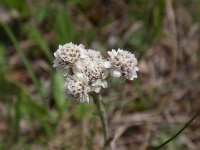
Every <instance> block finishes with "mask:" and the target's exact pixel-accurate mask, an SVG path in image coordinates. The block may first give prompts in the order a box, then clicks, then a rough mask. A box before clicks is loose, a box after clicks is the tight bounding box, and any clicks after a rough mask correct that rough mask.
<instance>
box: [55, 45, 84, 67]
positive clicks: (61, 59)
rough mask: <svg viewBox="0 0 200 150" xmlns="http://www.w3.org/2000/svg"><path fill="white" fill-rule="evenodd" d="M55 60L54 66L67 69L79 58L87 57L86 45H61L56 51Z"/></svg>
mask: <svg viewBox="0 0 200 150" xmlns="http://www.w3.org/2000/svg"><path fill="white" fill-rule="evenodd" d="M54 56H55V60H54V65H53V67H63V68H65V69H67V68H69V67H70V66H72V65H73V64H74V63H75V62H76V61H77V60H78V59H79V58H83V57H85V48H84V45H82V44H80V45H76V44H73V43H72V42H71V43H67V44H65V45H59V47H58V49H57V51H56V52H55V53H54Z"/></svg>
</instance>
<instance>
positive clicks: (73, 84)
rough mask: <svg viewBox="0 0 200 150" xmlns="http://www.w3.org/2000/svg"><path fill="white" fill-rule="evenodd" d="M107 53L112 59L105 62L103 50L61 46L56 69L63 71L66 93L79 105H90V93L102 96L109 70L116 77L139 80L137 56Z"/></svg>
mask: <svg viewBox="0 0 200 150" xmlns="http://www.w3.org/2000/svg"><path fill="white" fill-rule="evenodd" d="M108 54H109V58H108V59H105V58H103V57H102V55H101V53H100V51H96V50H92V49H85V47H84V45H82V44H80V45H76V44H73V43H67V44H65V45H59V48H58V49H57V51H56V52H55V53H54V56H55V60H54V65H53V67H56V68H62V69H64V71H65V73H66V74H65V73H64V75H67V77H66V82H65V84H64V87H65V91H66V92H67V93H68V94H70V95H72V97H74V98H76V99H77V101H78V102H87V103H89V95H88V94H89V92H92V91H94V92H96V93H99V92H100V90H101V88H106V87H107V81H106V77H107V76H108V73H109V69H111V70H112V73H113V76H115V77H120V76H124V77H126V78H127V79H129V80H133V79H134V78H137V71H138V67H137V66H136V65H137V63H138V62H137V59H136V58H135V55H134V54H132V53H130V52H128V51H125V50H122V49H118V50H114V49H113V50H112V51H109V52H108Z"/></svg>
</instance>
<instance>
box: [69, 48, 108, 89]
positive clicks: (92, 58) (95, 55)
mask: <svg viewBox="0 0 200 150" xmlns="http://www.w3.org/2000/svg"><path fill="white" fill-rule="evenodd" d="M86 55H87V56H86V58H85V59H80V60H78V61H77V62H76V65H74V66H73V72H74V73H82V74H84V75H85V76H86V77H87V80H88V82H89V84H90V86H91V89H92V90H93V91H95V92H96V93H98V92H99V91H100V89H101V87H103V88H106V87H107V82H106V81H105V80H104V79H105V78H106V77H107V75H108V72H109V71H108V69H107V68H106V65H105V62H106V61H107V60H104V59H103V58H102V56H101V54H100V52H99V51H95V50H91V49H90V50H87V52H86Z"/></svg>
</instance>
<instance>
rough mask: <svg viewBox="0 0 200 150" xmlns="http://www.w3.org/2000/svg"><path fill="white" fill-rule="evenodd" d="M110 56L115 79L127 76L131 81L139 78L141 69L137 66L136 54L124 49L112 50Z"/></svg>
mask: <svg viewBox="0 0 200 150" xmlns="http://www.w3.org/2000/svg"><path fill="white" fill-rule="evenodd" d="M108 55H109V56H110V58H109V59H110V61H111V65H112V68H113V76H114V77H120V76H125V77H126V78H127V79H129V80H133V79H134V78H137V71H138V70H139V69H138V67H137V66H136V65H137V63H138V61H137V59H136V58H135V55H134V54H132V53H130V52H128V51H125V50H122V49H118V50H114V49H112V51H108Z"/></svg>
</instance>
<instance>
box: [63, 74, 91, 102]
mask: <svg viewBox="0 0 200 150" xmlns="http://www.w3.org/2000/svg"><path fill="white" fill-rule="evenodd" d="M64 87H65V90H66V91H67V92H68V94H70V95H72V97H74V98H76V99H77V101H78V102H81V103H84V102H87V103H89V95H88V92H89V91H90V88H89V87H88V83H87V81H85V80H84V78H83V76H82V75H75V76H73V77H72V78H70V79H68V80H67V81H66V82H65V85H64Z"/></svg>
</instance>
